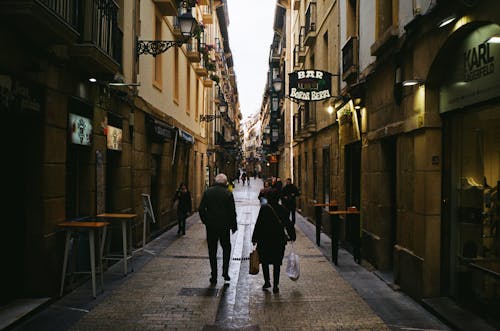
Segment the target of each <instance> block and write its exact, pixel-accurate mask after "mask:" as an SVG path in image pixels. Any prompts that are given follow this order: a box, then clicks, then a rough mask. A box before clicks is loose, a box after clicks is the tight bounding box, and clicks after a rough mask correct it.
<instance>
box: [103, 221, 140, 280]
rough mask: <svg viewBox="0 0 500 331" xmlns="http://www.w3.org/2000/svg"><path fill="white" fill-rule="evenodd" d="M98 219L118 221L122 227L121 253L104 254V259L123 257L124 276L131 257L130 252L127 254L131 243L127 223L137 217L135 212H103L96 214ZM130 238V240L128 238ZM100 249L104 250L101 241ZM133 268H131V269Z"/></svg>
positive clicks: (130, 233)
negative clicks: (119, 254)
mask: <svg viewBox="0 0 500 331" xmlns="http://www.w3.org/2000/svg"><path fill="white" fill-rule="evenodd" d="M96 217H97V218H98V219H103V220H105V221H107V222H110V223H114V222H117V223H120V225H121V229H122V247H123V254H122V255H121V256H119V257H109V256H106V257H104V258H103V259H105V260H117V259H122V258H123V275H124V276H126V275H127V273H128V263H127V262H128V260H129V259H131V258H132V254H130V255H129V254H128V246H129V245H131V244H132V240H131V236H132V229H131V226H130V230H129V225H130V223H131V222H132V221H133V220H134V219H135V218H136V217H137V214H120V213H103V214H98V215H97V216H96ZM129 239H130V240H129ZM102 245H103V246H102V248H101V249H102V251H104V242H102ZM132 270H133V269H132Z"/></svg>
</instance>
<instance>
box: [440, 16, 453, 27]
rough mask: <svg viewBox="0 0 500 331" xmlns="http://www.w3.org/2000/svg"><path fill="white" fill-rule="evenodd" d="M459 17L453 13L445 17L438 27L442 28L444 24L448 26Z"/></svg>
mask: <svg viewBox="0 0 500 331" xmlns="http://www.w3.org/2000/svg"><path fill="white" fill-rule="evenodd" d="M456 19H457V16H455V15H451V16H448V17H446V18H445V19H443V20H442V21H441V22H439V25H438V27H440V28H442V27H444V26H447V25H448V24H450V23H452V22H453V21H454V20H456Z"/></svg>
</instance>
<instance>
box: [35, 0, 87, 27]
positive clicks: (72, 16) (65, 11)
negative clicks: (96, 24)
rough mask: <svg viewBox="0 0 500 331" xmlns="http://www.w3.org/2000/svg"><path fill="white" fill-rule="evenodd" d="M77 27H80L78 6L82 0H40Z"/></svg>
mask: <svg viewBox="0 0 500 331" xmlns="http://www.w3.org/2000/svg"><path fill="white" fill-rule="evenodd" d="M38 1H39V2H40V3H42V4H43V5H45V6H46V7H47V8H49V9H50V10H51V11H52V12H53V13H54V14H56V15H57V16H59V17H60V18H61V19H62V20H63V21H65V22H66V23H68V24H69V25H70V26H72V27H74V28H75V29H76V28H77V27H78V19H77V18H78V17H77V13H78V6H79V3H80V2H81V0H38Z"/></svg>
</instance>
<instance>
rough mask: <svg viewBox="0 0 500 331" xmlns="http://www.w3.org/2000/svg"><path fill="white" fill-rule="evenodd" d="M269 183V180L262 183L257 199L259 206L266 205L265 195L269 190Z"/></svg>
mask: <svg viewBox="0 0 500 331" xmlns="http://www.w3.org/2000/svg"><path fill="white" fill-rule="evenodd" d="M271 189H272V187H271V181H270V180H265V181H264V187H263V188H262V189H261V190H260V192H259V196H258V199H259V201H260V204H261V205H265V204H266V203H267V193H268V192H269V190H271Z"/></svg>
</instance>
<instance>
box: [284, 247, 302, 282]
mask: <svg viewBox="0 0 500 331" xmlns="http://www.w3.org/2000/svg"><path fill="white" fill-rule="evenodd" d="M286 275H287V276H288V278H290V279H291V280H297V279H299V276H300V264H299V256H298V255H297V254H295V251H294V249H293V244H292V251H291V252H290V254H289V255H288V261H287V264H286Z"/></svg>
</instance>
